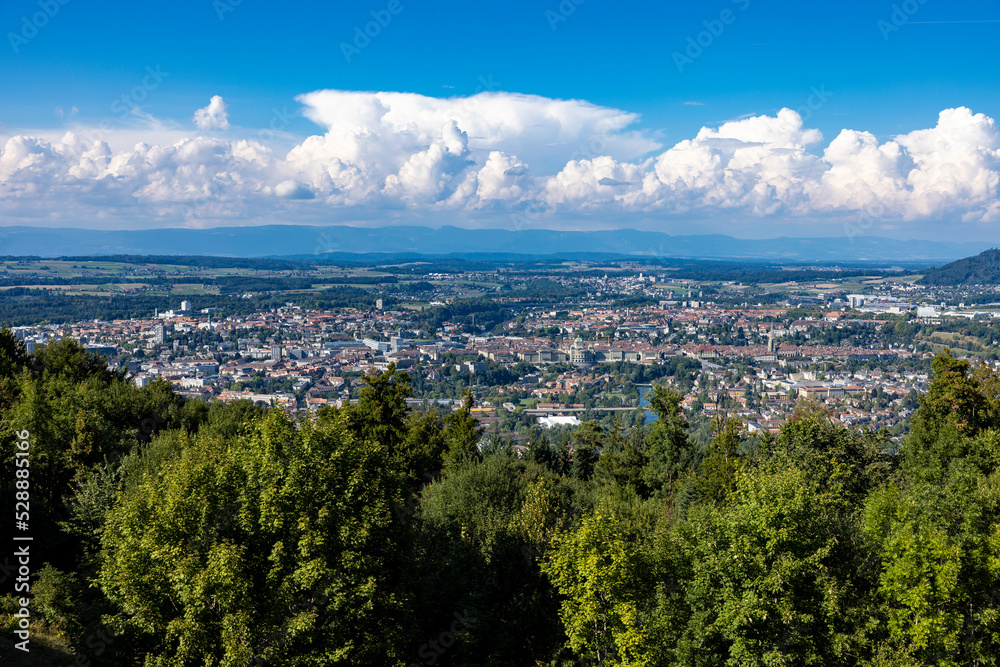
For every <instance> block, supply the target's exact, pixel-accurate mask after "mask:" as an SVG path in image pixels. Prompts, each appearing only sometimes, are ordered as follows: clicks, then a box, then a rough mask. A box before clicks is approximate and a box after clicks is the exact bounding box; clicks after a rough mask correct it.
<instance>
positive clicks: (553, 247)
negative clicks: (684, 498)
mask: <svg viewBox="0 0 1000 667" xmlns="http://www.w3.org/2000/svg"><path fill="white" fill-rule="evenodd" d="M990 245H992V244H989V243H983V242H971V243H950V242H939V241H918V240H911V241H898V240H895V239H888V238H882V237H877V236H856V237H853V238H848V237H847V236H844V237H829V238H787V237H781V238H776V239H736V238H733V237H731V236H723V235H698V236H671V235H669V234H664V233H660V232H643V231H637V230H634V229H622V230H613V231H593V232H580V231H556V230H547V229H526V230H521V231H511V230H503V229H463V228H459V227H440V228H431V227H343V226H330V227H312V226H303V225H269V226H260V227H216V228H210V229H146V230H128V231H100V230H89V229H50V228H43V227H0V255H6V256H20V255H38V256H43V257H56V256H61V255H113V254H129V255H149V254H155V255H216V256H229V257H285V258H296V259H312V260H317V259H323V258H327V259H335V258H338V257H339V258H342V259H346V257H347V256H352V255H368V254H370V253H379V254H380V255H382V256H385V257H390V256H397V255H398V256H433V257H462V256H470V255H475V256H477V257H478V258H479V259H487V258H492V259H500V258H503V257H507V256H520V257H552V256H565V257H567V258H572V257H573V256H581V255H584V254H589V253H597V255H595V257H596V256H599V257H605V258H606V257H610V256H645V257H664V258H667V257H670V258H692V259H735V260H748V261H753V260H759V261H771V262H774V261H780V262H820V263H835V262H895V263H906V264H909V265H915V264H924V265H928V264H935V263H941V262H948V261H951V260H954V259H957V258H960V257H967V256H969V255H972V254H974V253H977V252H980V251H981V250H984V249H986V248H988V247H990Z"/></svg>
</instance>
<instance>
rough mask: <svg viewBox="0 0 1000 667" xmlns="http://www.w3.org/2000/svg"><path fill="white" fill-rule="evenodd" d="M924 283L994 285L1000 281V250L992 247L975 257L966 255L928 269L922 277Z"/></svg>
mask: <svg viewBox="0 0 1000 667" xmlns="http://www.w3.org/2000/svg"><path fill="white" fill-rule="evenodd" d="M920 282H921V283H922V284H924V285H994V284H997V283H1000V250H998V249H996V248H990V249H989V250H985V251H983V252H981V253H979V254H978V255H976V256H975V257H965V258H963V259H959V260H955V261H954V262H951V263H949V264H945V265H944V266H941V267H937V268H933V269H928V270H927V271H926V272H925V273H924V277H923V278H921V279H920Z"/></svg>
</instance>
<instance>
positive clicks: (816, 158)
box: [0, 90, 1000, 233]
mask: <svg viewBox="0 0 1000 667" xmlns="http://www.w3.org/2000/svg"><path fill="white" fill-rule="evenodd" d="M298 100H299V101H300V102H301V103H302V104H303V106H304V109H303V114H304V115H305V116H306V117H307V118H309V119H311V120H312V121H313V122H315V123H317V124H318V125H319V127H320V128H321V130H320V131H319V132H318V133H316V134H313V135H310V136H305V137H300V138H299V139H298V140H297V141H296V142H294V145H293V146H292V148H291V149H279V148H278V146H277V145H276V144H274V143H272V142H269V141H266V140H264V137H266V136H269V135H267V134H265V133H262V132H257V133H253V132H252V131H247V133H246V134H245V135H244V136H242V137H238V136H235V135H237V134H239V132H238V131H237V129H230V131H231V133H232V135H233V136H220V135H218V134H215V133H214V132H213V131H214V130H220V129H227V128H229V122H228V118H227V113H226V104H225V102H224V101H223V99H222V98H221V97H219V96H214V97H212V99H211V102H210V103H209V105H208V106H206V107H205V108H203V109H199V110H198V111H197V112H196V113H195V124H196V126H197V128H198V132H195V133H187V134H185V133H183V132H181V131H180V130H179V129H177V127H176V125H174V126H169V125H164V124H162V123H160V122H159V121H156V122H150V124H149V126H148V127H149V128H150V129H149V131H148V133H146V134H143V130H142V128H141V127H140V128H136V127H133V126H129V127H127V128H125V127H123V128H121V129H120V130H114V129H113V130H111V131H109V132H104V131H94V130H92V129H91V128H75V129H74V131H71V132H65V133H64V134H61V135H58V134H44V133H29V132H23V131H18V130H16V129H10V130H9V131H8V132H9V134H8V137H7V138H6V140H5V143H2V144H0V211H3V213H4V219H5V220H9V221H11V222H9V223H8V224H17V223H18V222H27V223H29V224H31V223H39V224H40V222H39V221H42V222H44V223H45V224H68V223H69V224H72V223H77V224H79V223H80V222H85V221H90V223H91V224H94V225H101V224H108V223H106V221H107V220H108V219H109V217H110V218H115V219H119V220H122V221H125V220H130V221H132V223H131V224H136V223H138V224H143V225H149V226H165V225H176V224H200V225H209V224H246V223H258V222H275V221H289V220H296V221H310V220H315V221H337V220H352V219H364V220H366V221H378V220H386V221H389V220H391V219H396V218H398V217H399V216H400V215H404V214H406V213H409V214H412V215H411V218H410V219H420V217H421V216H424V215H425V214H426V216H427V217H426V218H424V219H426V220H431V221H434V222H448V223H453V224H456V223H457V224H462V223H468V224H486V222H490V221H492V222H494V223H496V224H499V225H504V224H506V223H509V221H510V220H511V219H513V217H516V216H518V215H520V213H519V212H523V211H525V210H531V211H533V212H539V211H542V212H544V215H545V216H546V217H545V221H546V222H552V223H553V224H566V225H572V224H576V222H575V221H577V220H580V219H583V218H582V217H581V216H583V217H584V218H586V219H589V220H595V219H603V220H606V221H610V223H605V224H614V225H616V226H629V225H630V223H631V221H633V220H635V221H639V222H642V223H643V225H644V226H645V227H647V228H649V227H655V226H656V225H657V224H659V225H662V226H663V227H664V228H669V229H670V230H671V231H685V232H689V231H693V228H692V227H691V224H692V222H694V223H698V222H705V221H711V220H713V219H719V218H720V217H725V218H727V219H730V220H734V221H740V222H739V224H741V225H743V226H744V227H746V228H755V229H758V230H762V229H765V228H766V227H768V226H772V225H775V224H789V225H796V224H801V225H811V226H815V225H817V224H824V223H822V222H817V221H832V223H834V224H836V223H840V222H843V221H849V220H856V219H857V218H858V216H866V217H867V218H869V219H874V220H876V221H878V222H881V223H883V224H884V225H885V226H886V227H887V228H888V227H889V226H890V225H892V226H895V227H896V228H899V229H905V226H906V225H907V224H909V225H911V226H913V228H917V227H919V226H920V225H924V226H925V227H924V228H926V226H927V225H933V224H940V223H941V222H947V224H949V225H955V224H969V225H989V224H993V223H997V222H1000V204H998V199H1000V130H998V128H997V125H996V122H995V121H994V120H993V119H992V118H990V117H988V116H986V115H984V114H982V113H974V112H973V111H971V110H970V109H966V108H963V107H959V108H954V109H945V110H943V111H942V112H941V113H940V115H939V117H938V120H937V122H936V124H935V125H934V126H933V127H929V128H924V129H914V130H913V131H911V132H909V133H906V134H901V135H899V136H896V137H893V138H891V139H889V140H883V141H880V140H879V139H878V138H877V137H876V136H875V135H874V134H872V133H871V132H869V131H866V130H865V129H864V128H847V129H844V130H842V131H840V132H839V133H838V134H837V135H836V136H834V137H833V139H832V140H826V139H824V137H823V136H822V134H821V133H820V132H819V131H818V130H816V129H814V128H810V127H808V126H807V125H806V123H805V122H804V121H803V119H802V118H801V117H800V116H799V114H798V113H797V112H795V111H793V110H790V109H782V110H780V111H778V112H777V113H776V114H774V115H759V116H753V117H749V118H742V119H739V120H734V121H730V122H726V123H723V124H721V125H720V126H718V127H704V128H702V129H701V130H700V131H698V132H697V133H696V134H695V135H694V136H692V137H690V138H688V139H684V140H682V141H679V142H677V143H676V144H675V145H673V146H670V147H664V146H661V145H660V144H659V143H658V142H657V140H656V139H655V138H654V136H655V135H653V134H652V133H650V132H648V131H645V130H641V129H637V126H638V122H639V117H638V115H637V114H634V113H630V112H627V111H623V110H620V109H613V108H609V107H602V106H599V105H595V104H592V103H590V102H586V101H581V100H557V99H550V98H545V97H540V96H533V95H520V94H515V93H504V92H484V93H479V94H477V95H473V96H469V97H451V98H433V97H427V96H423V95H416V94H412V93H395V92H352V91H339V90H322V91H316V92H312V93H308V94H305V95H302V96H300V97H299V98H298ZM154 121H155V119H154ZM171 127H172V128H173V129H170V128H171ZM286 145H287V144H286ZM81 216H82V217H83V218H85V219H86V220H81ZM651 221H653V222H651ZM123 224H124V223H123ZM670 225H674V226H673V227H670ZM637 226H642V225H637ZM813 230H814V227H810V228H809V230H808V232H809V233H823V230H819V231H813Z"/></svg>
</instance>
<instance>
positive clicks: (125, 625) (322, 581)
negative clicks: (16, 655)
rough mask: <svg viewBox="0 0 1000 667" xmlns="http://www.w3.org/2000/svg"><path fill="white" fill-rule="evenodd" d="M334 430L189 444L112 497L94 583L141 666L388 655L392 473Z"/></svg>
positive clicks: (336, 424)
mask: <svg viewBox="0 0 1000 667" xmlns="http://www.w3.org/2000/svg"><path fill="white" fill-rule="evenodd" d="M347 421H348V419H347V418H346V417H341V418H340V419H337V420H334V421H333V422H332V423H331V422H330V421H323V422H318V423H317V424H315V425H312V424H309V423H305V424H303V426H302V428H301V430H296V429H295V428H294V427H293V426H292V425H291V424H290V423H289V422H288V421H287V420H286V419H285V418H284V417H283V416H282V415H281V414H280V413H277V412H275V413H271V414H270V415H269V416H268V417H267V418H266V419H263V420H261V421H259V422H257V423H256V424H254V426H253V428H252V429H251V430H250V432H249V433H248V434H246V435H243V436H239V437H237V438H236V439H235V440H233V439H227V438H220V437H217V436H212V435H207V434H206V435H202V436H199V437H197V438H195V439H192V441H191V442H190V444H189V445H188V446H186V447H184V449H183V451H182V452H181V453H180V455H179V456H178V457H177V458H176V459H175V460H173V461H170V462H169V463H167V464H166V465H165V466H163V468H162V469H161V470H157V471H147V472H145V473H143V474H142V475H141V477H140V478H139V479H138V480H136V481H135V483H134V487H133V488H134V490H133V491H132V492H131V493H127V494H124V495H123V496H122V497H121V498H120V499H119V501H118V503H117V504H116V506H115V508H114V509H113V510H112V511H111V513H110V515H109V517H108V520H107V525H106V527H105V531H104V534H103V536H102V542H103V548H104V555H103V563H102V566H101V572H100V577H99V581H100V585H101V589H102V590H103V591H104V592H105V594H106V595H107V596H108V598H109V600H110V601H111V602H112V603H114V604H115V605H116V606H117V607H118V610H119V611H118V612H117V614H116V615H115V617H114V622H115V624H116V626H117V627H118V628H119V630H120V631H122V632H123V633H126V634H127V635H130V636H132V637H135V638H136V641H138V642H140V643H141V644H142V645H144V648H145V650H144V653H145V656H146V664H154V665H161V664H162V665H166V664H185V663H194V662H199V663H200V662H212V663H215V664H232V665H236V664H248V663H249V662H251V661H252V660H254V659H255V658H261V659H263V661H264V662H265V663H266V664H283V665H313V664H327V663H330V662H334V661H342V660H350V661H352V662H356V663H369V664H372V663H374V662H384V661H385V660H386V659H387V658H390V659H391V656H393V655H394V652H395V651H396V650H398V646H399V645H400V642H399V637H398V632H399V627H400V619H399V616H398V614H399V611H400V606H401V600H400V599H399V597H398V595H397V594H395V593H394V592H393V591H392V590H391V587H390V581H391V579H392V577H393V574H392V573H393V571H394V569H395V566H394V565H393V564H392V559H393V558H394V555H395V554H396V553H397V552H398V550H397V549H396V548H394V546H393V541H392V539H391V536H392V531H391V530H390V528H391V523H392V521H391V516H392V514H391V509H390V508H391V505H392V504H393V503H394V502H395V501H397V499H398V488H399V487H398V478H397V477H396V476H394V474H393V472H392V471H391V470H388V469H387V468H386V466H385V465H384V462H385V460H386V457H387V454H388V451H387V450H388V447H387V445H386V444H385V443H382V442H378V441H375V440H372V439H367V440H359V439H357V438H356V437H355V436H354V435H353V433H352V428H351V427H352V425H350V424H347V423H346V422H347Z"/></svg>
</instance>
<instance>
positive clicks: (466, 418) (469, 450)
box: [444, 392, 483, 468]
mask: <svg viewBox="0 0 1000 667" xmlns="http://www.w3.org/2000/svg"><path fill="white" fill-rule="evenodd" d="M475 405H476V399H475V398H473V396H472V394H471V393H470V392H465V397H464V399H463V400H462V407H461V408H459V409H458V410H456V411H455V412H452V413H451V414H450V415H448V416H447V417H445V420H444V421H445V429H444V437H445V440H446V441H447V443H448V451H447V452H446V453H445V467H446V468H453V467H455V466H456V465H459V464H461V463H463V462H466V461H474V460H479V458H480V456H481V455H480V453H479V448H478V445H479V439H480V438H481V437H482V436H483V429H482V427H481V426H479V421H478V420H477V419H476V418H475V417H474V416H473V414H472V408H473V407H475Z"/></svg>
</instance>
